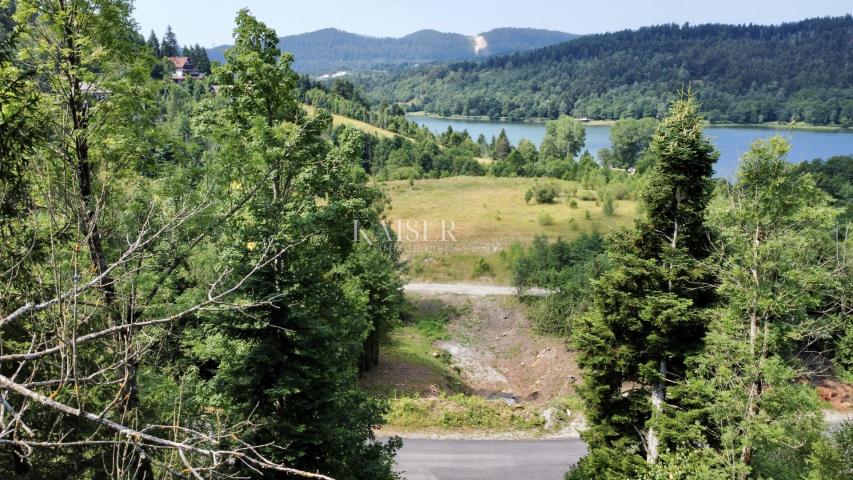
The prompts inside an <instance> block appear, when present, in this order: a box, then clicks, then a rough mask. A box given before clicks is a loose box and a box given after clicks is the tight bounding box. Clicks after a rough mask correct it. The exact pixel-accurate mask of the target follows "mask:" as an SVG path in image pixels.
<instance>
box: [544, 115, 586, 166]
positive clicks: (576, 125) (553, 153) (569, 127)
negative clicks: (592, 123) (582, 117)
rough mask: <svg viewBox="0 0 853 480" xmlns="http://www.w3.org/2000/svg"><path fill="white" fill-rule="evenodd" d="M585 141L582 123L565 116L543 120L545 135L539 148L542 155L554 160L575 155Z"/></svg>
mask: <svg viewBox="0 0 853 480" xmlns="http://www.w3.org/2000/svg"><path fill="white" fill-rule="evenodd" d="M585 143H586V129H585V128H584V126H583V124H582V123H581V122H580V121H578V120H576V119H574V118H572V117H567V116H562V117H560V118H558V119H557V120H552V121H548V122H545V137H544V138H543V139H542V145H541V146H540V147H539V149H540V150H541V152H542V156H543V157H545V158H549V159H554V160H565V159H569V158H574V157H577V156H578V154H579V153H580V152H581V150H582V149H583V146H584V144H585Z"/></svg>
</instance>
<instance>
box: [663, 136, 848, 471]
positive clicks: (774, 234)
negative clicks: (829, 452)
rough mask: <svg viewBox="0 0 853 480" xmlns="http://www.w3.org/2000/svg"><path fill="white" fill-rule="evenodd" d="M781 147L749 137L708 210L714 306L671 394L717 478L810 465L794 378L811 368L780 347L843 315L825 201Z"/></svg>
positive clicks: (807, 423) (810, 409) (815, 429)
mask: <svg viewBox="0 0 853 480" xmlns="http://www.w3.org/2000/svg"><path fill="white" fill-rule="evenodd" d="M789 148H790V146H789V144H788V142H787V141H785V140H784V139H782V138H781V137H778V136H777V137H773V138H771V139H769V140H767V141H763V140H761V141H757V142H756V143H755V144H754V145H753V146H752V148H751V149H750V151H749V152H748V153H747V154H746V155H745V156H744V158H743V160H742V162H741V165H740V168H739V171H738V175H737V178H738V181H737V183H736V184H735V185H734V186H732V187H723V188H721V189H720V193H719V195H718V196H717V198H715V200H714V201H713V203H712V205H711V208H710V209H709V211H710V214H709V224H710V225H711V226H712V227H714V229H715V231H716V232H717V238H715V244H716V248H715V249H714V252H715V254H714V255H713V256H712V257H711V258H710V259H709V260H710V261H709V262H708V264H709V268H710V269H711V270H712V271H713V272H714V277H715V278H716V279H717V284H718V287H717V290H718V292H719V296H720V299H721V306H720V308H719V309H718V311H717V312H716V314H715V315H714V316H713V322H712V323H711V324H710V327H709V332H708V335H707V339H706V348H705V349H704V351H703V352H702V354H701V355H698V356H697V357H696V358H695V359H694V361H693V363H694V364H695V368H694V373H693V375H691V377H692V378H691V382H690V384H688V385H686V386H684V387H683V388H682V390H683V391H681V392H678V393H679V395H678V396H679V397H681V398H684V399H685V400H692V402H693V405H691V407H692V409H693V410H695V411H696V412H697V415H696V417H697V418H703V419H706V420H705V421H704V422H703V423H704V424H705V425H706V429H707V430H706V431H704V432H703V435H702V436H699V437H697V438H696V439H695V440H693V441H692V442H691V443H689V444H686V445H684V446H683V447H684V448H685V449H696V448H701V447H705V446H708V445H709V446H711V447H712V449H713V450H712V451H713V452H714V453H715V454H716V455H717V456H718V458H720V459H725V461H720V462H719V463H721V464H725V465H726V466H727V468H726V469H727V477H729V478H742V479H745V478H747V477H749V476H750V474H751V473H752V474H755V476H756V477H760V478H785V475H783V474H781V473H780V472H781V471H782V469H784V468H790V469H791V470H792V471H806V470H809V469H810V467H809V466H807V465H806V463H807V460H806V455H807V454H808V451H809V449H810V447H809V445H810V444H811V443H813V442H816V441H819V439H820V438H821V437H822V433H823V430H824V428H823V423H822V421H821V419H820V414H819V408H820V407H819V404H818V400H817V397H816V395H815V393H814V390H813V388H811V386H809V385H802V384H800V383H799V382H798V381H797V378H802V377H804V376H808V375H810V374H811V373H813V372H808V371H807V370H804V367H806V366H803V365H800V364H799V362H798V360H797V359H796V357H795V356H792V355H791V352H796V351H797V350H800V349H801V348H803V346H804V345H807V344H808V343H810V342H813V341H814V339H816V338H820V337H822V336H825V335H827V334H826V333H825V332H832V331H834V330H839V329H840V327H841V326H843V325H844V320H843V319H844V318H845V317H844V315H846V314H849V312H845V307H844V303H845V302H846V301H847V300H845V298H849V287H845V284H847V285H849V276H848V278H847V279H845V278H844V275H845V274H846V275H849V267H848V266H847V265H845V263H846V262H845V260H844V258H843V254H839V252H840V250H839V249H838V248H839V247H840V246H839V245H838V244H836V242H835V236H834V234H833V233H834V232H833V230H834V229H835V226H836V224H835V216H836V214H837V211H836V210H834V209H832V208H831V207H830V206H829V205H830V198H829V197H828V196H827V195H826V194H825V193H824V192H822V191H820V189H818V188H817V187H816V186H815V183H814V181H813V179H812V178H811V177H810V176H807V175H806V176H801V175H798V174H796V173H795V172H794V166H793V165H791V164H790V163H788V162H787V161H786V160H785V156H786V155H787V153H788V150H789ZM841 248H842V249H843V247H841ZM845 288H847V291H845ZM806 368H807V367H806ZM800 446H802V447H800ZM780 459H784V461H782V462H780ZM779 463H782V464H784V466H783V465H778V464H779ZM810 478H811V477H810ZM815 478H817V477H815ZM820 478H830V477H820ZM839 478H840V477H839Z"/></svg>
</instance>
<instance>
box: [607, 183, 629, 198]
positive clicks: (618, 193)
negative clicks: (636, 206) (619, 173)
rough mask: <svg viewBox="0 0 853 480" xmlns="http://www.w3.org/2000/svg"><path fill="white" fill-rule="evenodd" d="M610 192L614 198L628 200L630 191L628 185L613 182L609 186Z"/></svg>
mask: <svg viewBox="0 0 853 480" xmlns="http://www.w3.org/2000/svg"><path fill="white" fill-rule="evenodd" d="M610 194H611V195H612V196H613V198H614V199H616V200H628V199H629V198H631V192H630V191H629V190H628V187H626V186H625V185H623V184H621V183H617V184H614V185H612V186H611V187H610Z"/></svg>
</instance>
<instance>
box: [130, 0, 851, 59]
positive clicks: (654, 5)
mask: <svg viewBox="0 0 853 480" xmlns="http://www.w3.org/2000/svg"><path fill="white" fill-rule="evenodd" d="M135 6H136V9H135V13H134V16H135V18H136V20H137V23H138V24H139V26H140V30H141V31H142V32H143V33H144V34H145V36H146V37H147V36H148V32H150V31H151V30H152V29H153V30H154V31H155V32H156V33H157V36H158V37H162V34H163V32H164V31H165V30H166V26H167V25H172V28H173V29H174V31H175V33H176V34H177V36H178V42H179V43H181V44H195V43H199V44H201V45H203V46H205V47H212V46H216V45H221V44H227V43H231V33H232V31H233V29H234V17H235V15H236V13H237V11H238V10H239V9H241V8H244V7H247V8H249V10H251V11H252V13H253V14H254V15H255V16H256V17H258V18H259V19H260V20H261V21H263V22H264V23H266V24H267V25H269V26H270V27H272V28H274V29H275V30H276V32H277V33H278V35H279V36H285V35H292V34H298V33H304V32H311V31H314V30H319V29H321V28H327V27H334V28H339V29H341V30H346V31H348V32H353V33H360V34H363V35H371V36H379V37H383V36H390V37H400V36H403V35H406V34H409V33H412V32H414V31H417V30H421V29H425V28H431V29H435V30H440V31H443V32H455V33H462V34H467V35H475V34H478V33H482V32H485V31H488V30H491V29H492V28H497V27H534V28H547V29H550V30H560V31H563V32H569V33H579V34H584V33H601V32H608V31H614V30H622V29H626V28H636V27H641V26H646V25H656V24H661V23H679V24H681V23H685V22H689V23H691V24H697V23H709V22H713V23H758V24H776V23H781V22H787V21H795V20H801V19H804V18H810V17H820V16H826V15H844V14H847V13H851V12H853V2H850V1H848V0H693V1H691V0H584V1H580V0H215V1H211V0H136V1H135Z"/></svg>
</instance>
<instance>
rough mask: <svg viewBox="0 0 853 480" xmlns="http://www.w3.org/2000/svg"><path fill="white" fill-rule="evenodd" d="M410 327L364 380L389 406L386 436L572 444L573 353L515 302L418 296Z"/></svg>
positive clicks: (413, 298)
mask: <svg viewBox="0 0 853 480" xmlns="http://www.w3.org/2000/svg"><path fill="white" fill-rule="evenodd" d="M409 299H410V302H411V305H412V309H413V311H412V314H411V318H410V319H409V320H408V321H407V322H406V324H405V325H404V326H402V327H401V328H398V329H396V330H395V331H394V332H393V333H392V335H391V337H390V338H389V339H388V340H387V342H386V343H387V344H386V345H385V347H384V349H383V350H384V352H383V353H382V357H381V358H380V363H379V366H378V367H377V369H376V370H375V371H373V372H371V373H369V374H368V375H366V377H365V378H364V379H363V385H364V386H365V387H366V388H368V389H369V390H371V391H374V392H376V393H378V394H381V395H384V396H386V397H388V398H390V399H391V404H392V409H391V412H390V414H389V417H388V420H389V422H388V425H387V426H386V427H383V430H382V434H383V435H385V434H390V433H391V432H394V433H401V434H406V435H408V436H411V435H412V434H413V433H415V434H424V433H428V434H429V433H431V434H442V433H444V434H447V433H456V434H461V435H463V436H467V435H474V436H476V435H478V434H488V433H500V434H502V435H509V436H517V435H521V436H543V435H544V436H548V435H551V436H573V435H576V433H577V432H576V428H577V426H578V424H577V422H576V420H577V419H578V418H579V402H578V399H577V398H576V396H575V393H574V389H573V385H574V384H575V383H576V382H577V381H579V373H578V368H577V365H576V363H575V359H574V354H573V353H572V352H570V351H569V350H568V349H567V347H566V344H565V341H564V340H562V339H559V338H556V337H549V336H542V335H538V334H536V333H535V332H534V331H533V329H532V328H531V325H530V321H529V319H528V318H527V316H526V314H525V312H524V308H525V307H524V305H522V304H521V303H519V301H518V300H517V299H515V298H513V297H477V298H470V297H464V296H457V295H446V294H441V295H416V294H410V295H409Z"/></svg>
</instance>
